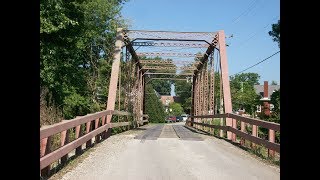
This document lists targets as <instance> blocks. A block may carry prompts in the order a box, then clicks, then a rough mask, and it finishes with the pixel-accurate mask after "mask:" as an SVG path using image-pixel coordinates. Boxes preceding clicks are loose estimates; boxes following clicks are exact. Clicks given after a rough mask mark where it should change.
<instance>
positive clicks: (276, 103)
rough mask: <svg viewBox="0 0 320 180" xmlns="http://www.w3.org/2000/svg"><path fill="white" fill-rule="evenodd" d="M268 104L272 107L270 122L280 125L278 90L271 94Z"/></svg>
mask: <svg viewBox="0 0 320 180" xmlns="http://www.w3.org/2000/svg"><path fill="white" fill-rule="evenodd" d="M270 103H271V104H273V106H274V107H273V110H272V115H271V118H272V120H271V121H273V122H275V123H280V89H278V90H276V91H275V92H273V93H272V95H271V101H270Z"/></svg>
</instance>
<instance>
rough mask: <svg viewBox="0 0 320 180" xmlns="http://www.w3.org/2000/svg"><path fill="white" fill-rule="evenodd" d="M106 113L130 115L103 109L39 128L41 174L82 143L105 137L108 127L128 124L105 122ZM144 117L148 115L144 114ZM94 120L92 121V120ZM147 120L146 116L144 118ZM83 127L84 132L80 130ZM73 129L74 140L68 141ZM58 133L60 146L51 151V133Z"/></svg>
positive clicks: (78, 151) (62, 159) (79, 149)
mask: <svg viewBox="0 0 320 180" xmlns="http://www.w3.org/2000/svg"><path fill="white" fill-rule="evenodd" d="M107 115H118V116H131V113H128V112H124V111H116V110H105V111H100V112H96V113H93V114H87V115H85V116H81V117H76V118H74V119H71V120H63V121H62V122H59V123H56V124H53V125H49V126H44V127H41V128H40V170H41V175H44V176H47V175H48V173H49V171H50V164H51V163H53V162H55V161H57V160H59V159H61V162H62V163H63V162H66V160H67V159H68V153H69V152H71V151H72V150H74V149H76V154H80V152H81V151H82V145H83V144H86V148H88V147H90V146H91V143H92V142H91V141H92V139H93V137H95V142H99V140H100V138H102V139H104V138H106V132H107V130H108V129H109V128H113V127H120V126H130V125H131V122H118V123H109V124H106V116H107ZM145 117H148V116H147V115H145ZM93 121H94V122H93ZM145 122H148V118H147V119H146V120H145ZM81 126H82V127H85V132H82V131H83V130H84V128H82V129H81ZM73 128H74V131H75V140H73V141H72V142H69V139H70V137H69V134H70V133H69V131H70V129H71V130H73ZM58 133H60V141H61V143H60V148H58V149H56V150H54V151H52V152H51V143H50V142H51V140H50V139H51V138H52V136H53V135H56V134H58Z"/></svg>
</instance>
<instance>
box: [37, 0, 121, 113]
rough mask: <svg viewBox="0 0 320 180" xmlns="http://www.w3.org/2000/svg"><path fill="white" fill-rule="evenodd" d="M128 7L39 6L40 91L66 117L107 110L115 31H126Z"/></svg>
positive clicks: (51, 0)
mask: <svg viewBox="0 0 320 180" xmlns="http://www.w3.org/2000/svg"><path fill="white" fill-rule="evenodd" d="M123 2H125V1H122V0H109V1H105V0H80V1H79V0H70V1H62V0H41V1H40V87H41V88H48V91H49V92H48V94H52V99H53V102H54V103H55V106H57V107H59V108H60V109H62V110H63V116H64V117H65V118H72V117H75V116H76V115H81V114H85V113H88V112H91V111H93V110H96V109H97V107H104V106H105V104H106V103H105V102H106V97H107V93H106V92H107V91H106V89H107V84H108V81H109V78H108V76H109V74H110V72H111V62H112V59H113V49H114V42H115V35H116V28H117V27H125V24H124V21H123V20H122V19H121V17H120V10H121V4H122V3H123ZM99 90H102V92H101V94H103V95H104V97H105V98H104V99H102V101H103V104H99V102H98V101H97V100H98V99H99V98H98V94H99V93H98V91H99ZM98 109H100V108H98Z"/></svg>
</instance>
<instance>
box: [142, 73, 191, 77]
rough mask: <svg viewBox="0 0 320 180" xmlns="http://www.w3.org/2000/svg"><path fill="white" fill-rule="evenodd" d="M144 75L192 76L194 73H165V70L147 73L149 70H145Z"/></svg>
mask: <svg viewBox="0 0 320 180" xmlns="http://www.w3.org/2000/svg"><path fill="white" fill-rule="evenodd" d="M144 74H145V75H160V74H161V75H164V74H166V75H175V76H193V75H194V74H193V73H183V74H176V73H166V72H163V73H161V72H159V73H149V72H146V73H144Z"/></svg>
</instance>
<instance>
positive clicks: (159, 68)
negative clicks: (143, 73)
mask: <svg viewBox="0 0 320 180" xmlns="http://www.w3.org/2000/svg"><path fill="white" fill-rule="evenodd" d="M142 69H156V70H176V69H181V70H196V68H195V67H165V66H142Z"/></svg>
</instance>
